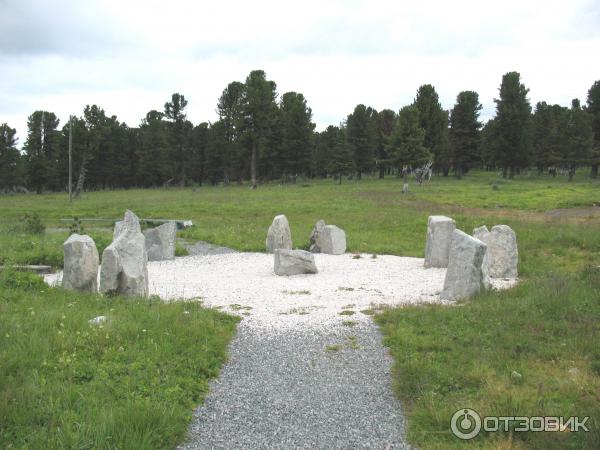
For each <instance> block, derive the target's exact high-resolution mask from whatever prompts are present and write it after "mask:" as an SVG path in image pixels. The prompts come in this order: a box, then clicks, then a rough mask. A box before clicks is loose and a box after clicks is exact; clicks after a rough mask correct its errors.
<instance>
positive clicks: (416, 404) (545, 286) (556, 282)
mask: <svg viewBox="0 0 600 450" xmlns="http://www.w3.org/2000/svg"><path fill="white" fill-rule="evenodd" d="M375 317H376V321H377V322H378V323H379V324H380V326H381V328H382V331H383V333H384V335H385V345H387V346H389V347H390V348H391V351H392V355H393V356H394V358H395V360H396V364H395V367H394V383H395V390H396V392H397V394H398V395H399V397H400V398H401V399H402V400H403V401H404V402H403V403H404V405H406V407H407V408H408V411H409V425H410V426H409V440H410V442H412V443H414V444H416V445H417V446H419V447H423V448H437V449H447V448H461V447H462V445H463V444H462V442H461V441H459V440H458V439H456V438H455V437H454V436H453V435H452V434H451V433H450V430H449V418H450V417H452V415H453V414H454V412H455V411H457V410H458V409H460V408H467V407H468V408H472V409H475V410H476V411H478V412H479V413H480V414H481V415H482V416H498V415H499V416H511V415H518V416H548V415H557V416H580V417H583V416H590V417H591V418H592V419H591V420H592V424H591V427H592V430H593V431H592V432H590V433H583V432H580V433H514V434H513V436H509V435H507V434H504V435H499V434H498V433H493V434H490V435H485V434H482V435H480V436H479V437H477V438H476V439H475V440H474V441H473V442H472V444H473V446H474V447H475V448H489V449H493V448H498V447H499V446H505V448H539V449H541V448H543V449H567V448H572V449H580V448H600V429H599V423H598V421H599V420H600V378H599V376H600V345H599V342H600V327H599V326H598V325H599V321H598V318H599V317H600V270H599V269H597V268H595V269H588V270H584V271H582V272H581V273H580V274H577V275H574V274H558V273H555V274H554V275H553V276H551V277H547V278H545V277H542V278H540V279H536V280H535V281H532V282H529V283H523V284H522V285H521V286H519V287H517V288H515V289H513V290H512V291H511V292H509V293H493V292H491V293H486V294H484V295H480V296H479V297H478V298H475V299H473V300H472V301H469V302H466V303H464V304H463V305H461V306H458V307H453V308H447V307H446V308H445V307H439V306H428V307H405V308H402V309H391V310H387V311H385V312H383V313H381V314H378V315H376V316H375ZM572 368H576V369H577V372H578V373H577V375H576V376H572V375H571V374H570V373H569V370H570V369H572ZM513 371H516V372H518V373H520V374H522V376H523V378H522V379H521V381H520V382H517V380H515V379H513V378H511V373H512V372H513ZM588 424H589V423H588ZM510 439H512V445H513V446H512V447H510V446H507V445H508V441H509V440H510Z"/></svg>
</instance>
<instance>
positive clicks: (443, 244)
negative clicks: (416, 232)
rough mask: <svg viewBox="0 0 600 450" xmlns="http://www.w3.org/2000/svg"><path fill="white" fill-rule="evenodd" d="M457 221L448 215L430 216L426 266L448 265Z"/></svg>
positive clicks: (426, 245) (426, 243) (426, 244)
mask: <svg viewBox="0 0 600 450" xmlns="http://www.w3.org/2000/svg"><path fill="white" fill-rule="evenodd" d="M455 229H456V222H454V220H452V219H451V218H450V217H446V216H429V220H428V221H427V240H426V241H425V267H448V255H449V254H450V244H451V242H452V233H453V232H454V230H455Z"/></svg>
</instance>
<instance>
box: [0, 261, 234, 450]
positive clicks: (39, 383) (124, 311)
mask: <svg viewBox="0 0 600 450" xmlns="http://www.w3.org/2000/svg"><path fill="white" fill-rule="evenodd" d="M0 295H1V297H0V330H1V334H0V368H1V370H0V448H3V449H9V448H16V449H21V448H31V449H41V448H47V449H72V448H73V449H74V448H77V449H117V448H118V449H140V448H148V449H150V448H173V447H174V446H175V445H176V444H177V443H178V442H180V440H181V439H182V437H183V436H184V435H185V433H186V432H187V424H188V423H189V420H190V418H191V413H192V410H193V408H194V406H196V405H198V404H199V403H200V402H201V401H202V399H203V397H204V395H205V394H206V392H207V390H208V380H209V379H210V378H213V377H215V376H216V375H217V373H218V370H219V368H220V366H221V365H222V363H223V361H224V360H225V357H226V354H225V349H226V345H227V344H228V343H229V340H230V339H231V337H232V336H233V333H234V331H235V326H236V323H237V319H235V318H233V317H231V316H228V315H225V314H222V313H219V312H218V311H216V310H209V309H204V308H201V307H200V306H199V304H198V303H197V302H178V303H172V304H165V303H163V302H162V301H160V300H158V299H149V300H148V299H145V300H141V299H139V300H129V299H124V298H103V297H101V296H98V295H76V294H73V293H70V292H66V291H63V290H62V289H53V288H48V287H47V286H46V285H45V284H44V283H43V281H41V279H40V278H39V277H36V276H34V275H31V274H27V273H11V272H3V273H1V274H0ZM100 315H104V316H106V317H107V318H108V319H107V321H106V322H105V323H103V324H101V325H90V324H89V323H88V320H90V319H92V318H94V317H97V316H100Z"/></svg>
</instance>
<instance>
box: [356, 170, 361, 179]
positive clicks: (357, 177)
mask: <svg viewBox="0 0 600 450" xmlns="http://www.w3.org/2000/svg"><path fill="white" fill-rule="evenodd" d="M356 179H357V180H358V181H360V180H362V171H360V170H359V171H358V173H357V174H356Z"/></svg>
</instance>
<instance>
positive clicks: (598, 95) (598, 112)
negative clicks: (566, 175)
mask: <svg viewBox="0 0 600 450" xmlns="http://www.w3.org/2000/svg"><path fill="white" fill-rule="evenodd" d="M587 111H588V112H589V113H590V114H591V115H592V129H593V131H594V147H593V149H592V151H591V154H590V164H591V166H592V171H591V174H590V175H591V177H592V178H597V177H598V165H599V164H600V80H598V81H596V82H594V84H593V85H592V87H591V88H590V90H589V91H588V95H587Z"/></svg>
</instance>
